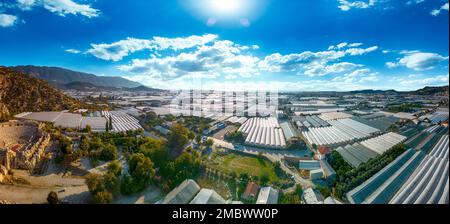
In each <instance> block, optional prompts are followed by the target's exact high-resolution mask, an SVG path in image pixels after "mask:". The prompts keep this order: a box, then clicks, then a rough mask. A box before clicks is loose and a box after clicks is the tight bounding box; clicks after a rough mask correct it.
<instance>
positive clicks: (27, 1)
mask: <svg viewBox="0 0 450 224" xmlns="http://www.w3.org/2000/svg"><path fill="white" fill-rule="evenodd" d="M36 4H37V1H36V0H17V5H18V7H19V8H20V9H21V10H31V9H32V8H33V7H34V6H35V5H36Z"/></svg>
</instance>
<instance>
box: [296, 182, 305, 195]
mask: <svg viewBox="0 0 450 224" xmlns="http://www.w3.org/2000/svg"><path fill="white" fill-rule="evenodd" d="M295 193H296V194H297V195H298V196H300V197H301V196H302V195H303V188H302V185H300V184H297V185H296V186H295Z"/></svg>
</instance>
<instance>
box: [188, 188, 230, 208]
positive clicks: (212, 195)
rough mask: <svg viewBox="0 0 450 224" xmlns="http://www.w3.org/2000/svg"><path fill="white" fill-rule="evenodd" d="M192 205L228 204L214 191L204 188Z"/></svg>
mask: <svg viewBox="0 0 450 224" xmlns="http://www.w3.org/2000/svg"><path fill="white" fill-rule="evenodd" d="M190 204H226V201H225V199H223V198H222V197H221V196H220V195H219V194H218V193H217V192H215V191H214V190H211V189H205V188H203V189H201V190H200V192H199V193H198V194H197V195H196V196H195V198H194V199H192V201H191V202H190Z"/></svg>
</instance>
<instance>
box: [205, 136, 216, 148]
mask: <svg viewBox="0 0 450 224" xmlns="http://www.w3.org/2000/svg"><path fill="white" fill-rule="evenodd" d="M213 145H214V141H213V140H212V139H210V138H209V139H208V140H206V142H205V146H206V147H207V148H210V147H211V146H213Z"/></svg>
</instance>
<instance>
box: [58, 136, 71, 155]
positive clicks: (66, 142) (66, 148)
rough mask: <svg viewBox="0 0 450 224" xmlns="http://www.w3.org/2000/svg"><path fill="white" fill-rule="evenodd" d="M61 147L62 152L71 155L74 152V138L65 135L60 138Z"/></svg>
mask: <svg viewBox="0 0 450 224" xmlns="http://www.w3.org/2000/svg"><path fill="white" fill-rule="evenodd" d="M59 148H60V150H61V153H62V154H64V155H69V154H71V153H72V140H71V139H70V138H67V137H65V136H61V137H60V138H59Z"/></svg>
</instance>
